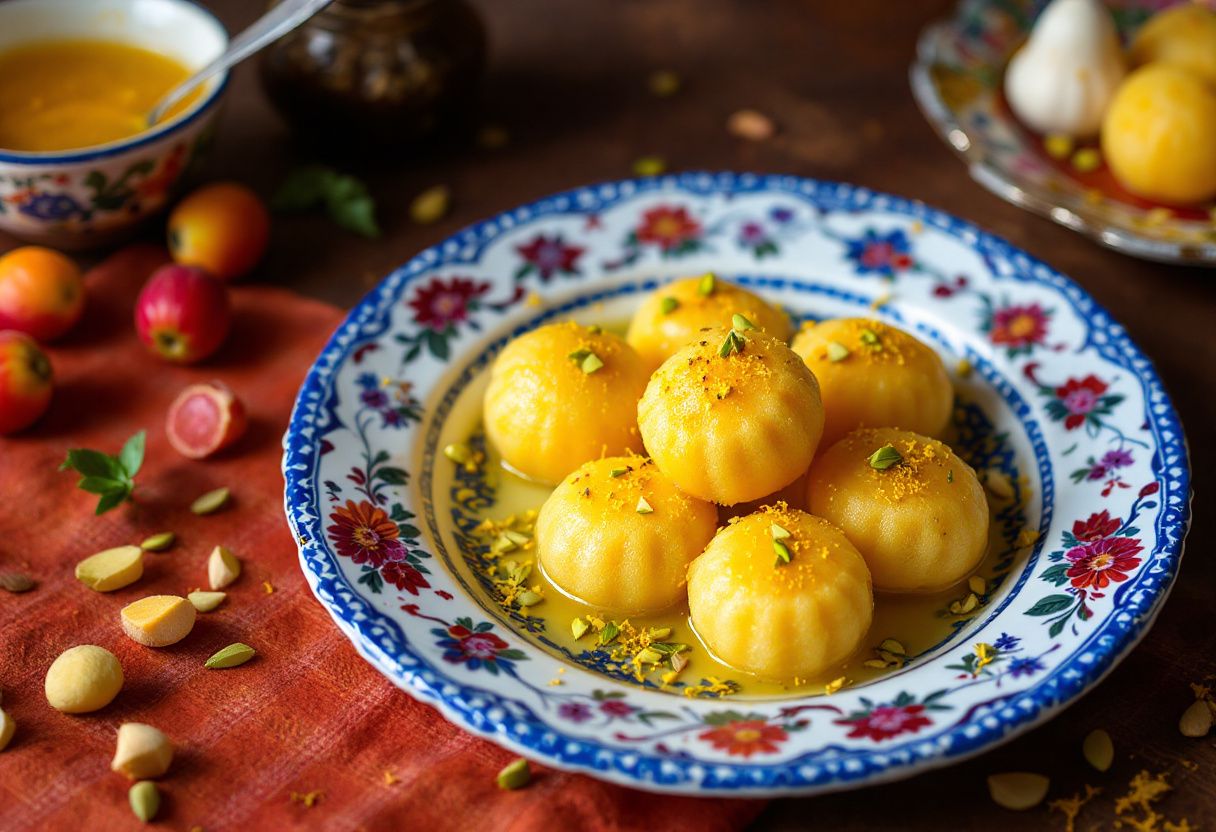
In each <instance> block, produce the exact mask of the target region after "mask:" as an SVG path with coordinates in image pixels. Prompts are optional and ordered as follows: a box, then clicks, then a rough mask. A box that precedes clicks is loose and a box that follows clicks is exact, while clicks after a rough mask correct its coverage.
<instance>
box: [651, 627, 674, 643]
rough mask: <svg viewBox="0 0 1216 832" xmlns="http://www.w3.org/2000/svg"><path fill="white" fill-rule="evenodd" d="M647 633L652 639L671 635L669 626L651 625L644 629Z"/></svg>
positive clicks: (660, 638) (657, 639)
mask: <svg viewBox="0 0 1216 832" xmlns="http://www.w3.org/2000/svg"><path fill="white" fill-rule="evenodd" d="M646 632H647V634H648V635H649V636H650V637H651V638H652V639H654V640H656V641H659V640H662V639H665V638H667V637H668V636H669V635H671V628H670V627H651V628H650V629H649V630H647V631H646Z"/></svg>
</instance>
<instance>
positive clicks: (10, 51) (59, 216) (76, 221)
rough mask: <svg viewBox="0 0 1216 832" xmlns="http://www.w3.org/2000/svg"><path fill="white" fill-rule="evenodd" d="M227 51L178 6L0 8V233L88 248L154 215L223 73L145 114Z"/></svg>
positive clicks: (85, 3)
mask: <svg viewBox="0 0 1216 832" xmlns="http://www.w3.org/2000/svg"><path fill="white" fill-rule="evenodd" d="M227 44H228V35H227V32H226V31H225V30H224V27H223V25H222V24H221V23H220V22H219V21H218V20H217V19H216V18H215V17H214V16H213V15H211V14H210V13H209V12H207V11H206V10H204V9H203V8H201V7H200V6H197V5H195V4H194V3H192V2H189V0H7V2H2V3H0V230H3V231H6V232H9V233H10V234H13V235H14V236H17V237H19V238H21V239H23V240H27V241H30V242H38V243H43V244H46V245H52V246H55V247H58V248H65V249H80V248H89V247H92V246H98V245H104V244H107V243H109V242H113V241H115V240H116V239H119V238H121V237H122V236H124V235H125V234H127V233H129V232H130V231H131V230H132V229H133V228H134V227H135V226H136V225H137V224H138V223H139V222H140V221H141V220H142V219H144V218H145V217H148V216H149V215H151V214H154V213H156V212H157V211H159V210H160V209H161V208H163V207H164V206H165V203H166V201H167V200H168V199H169V197H170V195H171V194H172V192H173V190H174V187H175V186H176V184H177V183H178V181H179V180H180V179H181V177H182V175H183V174H184V173H185V172H186V171H187V170H188V169H189V168H190V166H191V164H192V163H193V162H194V161H195V160H196V159H197V158H198V156H199V154H200V153H201V152H202V151H203V150H204V149H205V147H206V145H207V144H208V140H209V139H210V137H211V135H212V133H213V128H214V122H215V117H216V115H217V113H218V111H219V103H220V99H221V97H222V95H223V92H224V88H225V86H226V84H227V77H226V75H219V76H217V77H215V78H213V79H212V80H211V81H210V82H209V83H208V84H206V85H204V86H203V87H202V88H201V89H200V90H199V91H198V92H197V93H195V94H194V95H193V96H191V97H190V98H188V99H187V100H186V101H184V102H182V104H180V105H178V106H177V107H176V108H175V109H174V110H173V111H172V112H170V113H169V114H168V116H166V117H165V118H164V119H162V120H161V121H160V122H158V123H157V124H155V125H153V126H151V127H149V126H148V125H147V121H146V118H147V113H148V112H149V111H150V110H151V109H152V107H153V106H155V104H156V102H157V101H159V100H160V98H161V96H163V95H164V94H165V93H167V92H168V91H169V90H170V89H172V88H173V87H174V86H176V85H177V84H178V83H180V82H181V81H184V80H185V79H186V78H187V77H189V76H190V75H191V74H193V73H194V72H195V71H197V70H198V69H200V68H202V67H203V66H204V65H206V64H207V63H209V62H210V61H212V60H213V59H214V58H216V57H218V56H219V55H220V54H221V53H222V52H223V51H224V49H225V48H226V47H227Z"/></svg>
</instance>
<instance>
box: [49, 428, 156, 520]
mask: <svg viewBox="0 0 1216 832" xmlns="http://www.w3.org/2000/svg"><path fill="white" fill-rule="evenodd" d="M147 439H148V433H147V431H142V430H141V431H140V432H139V433H137V434H135V435H134V436H132V437H131V438H130V439H128V440H127V441H126V444H124V445H123V446H122V450H121V451H119V452H118V456H110V455H109V454H105V453H102V452H101V451H94V450H92V449H91V448H71V449H70V450H68V456H67V459H65V460H64V461H63V464H62V465H60V466H59V470H60V471H69V470H71V471H75V472H76V473H78V474H80V481H79V482H77V483H76V487H77V488H79V489H81V490H82V491H87V492H89V493H90V494H97V495H99V496H100V499H98V501H97V511H96V513H97V514H105V513H106V512H107V511H109V510H110V509H112V508H115V507H117V506H119V505H121V504H122V503H123V502H125V501H127V500H129V499H130V498H131V492H132V491H134V490H135V475H136V474H138V473H139V469H140V466H141V465H143V464H144V448H145V446H146V444H147Z"/></svg>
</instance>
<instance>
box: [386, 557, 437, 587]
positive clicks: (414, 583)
mask: <svg viewBox="0 0 1216 832" xmlns="http://www.w3.org/2000/svg"><path fill="white" fill-rule="evenodd" d="M380 576H381V577H382V578H384V580H386V581H388V582H389V583H390V584H392V585H393V586H395V587H397V589H400V590H403V591H405V592H408V593H409V594H410V595H417V594H418V590H419V589H429V588H430V586H431V585H430V584H429V583H427V580H426V576H424V575H423V574H422V573H421V572H419V571H418V569H417V568H416V567H414V566H413V565H411V564H409V563H407V562H405V561H390V562H388V563H386V564H384V566H382V567H380Z"/></svg>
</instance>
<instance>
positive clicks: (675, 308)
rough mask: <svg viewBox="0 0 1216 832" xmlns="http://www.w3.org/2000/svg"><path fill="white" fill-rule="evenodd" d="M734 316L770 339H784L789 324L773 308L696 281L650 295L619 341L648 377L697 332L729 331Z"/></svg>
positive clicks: (723, 286)
mask: <svg viewBox="0 0 1216 832" xmlns="http://www.w3.org/2000/svg"><path fill="white" fill-rule="evenodd" d="M735 314H739V315H743V316H744V317H745V318H747V319H748V320H750V321H751V322H752V324H754V325H755V326H757V327H758V328H760V329H762V330H764V331H765V332H767V333H768V334H769V335H772V336H773V337H774V338H778V339H780V340H782V341H788V340H789V338H790V318H789V316H788V315H786V314H785V312H783V311H782V310H781V309H780V308H779V307H777V306H773V305H772V304H770V303H769V302H768V301H766V300H764V298H762V297H760V296H759V295H756V294H753V293H751V292H749V291H747V290H746V289H743V288H741V287H739V286H736V285H734V284H733V283H727V282H726V281H725V280H722V279H721V278H718V277H715V276H712V275H701V276H699V277H689V278H685V279H683V280H677V281H674V282H673V283H669V284H667V285H666V286H660V287H659V288H658V289H655V290H654V291H653V292H651V293H650V295H649V296H647V298H646V300H644V301H642V305H641V306H639V307H638V310H637V311H636V312H635V313H633V319H632V320H631V321H630V322H629V332H628V334H626V336H625V339H626V340H627V341H628V342H629V345H630V346H631V347H633V348H634V349H635V350H637V351H638V355H640V356H641V357H642V362H643V363H644V364H645V365H646V368H647V369H648V370H651V371H653V370H654V369H655V368H656V367H658V366H659V365H660V364H662V363H663V362H664V361H666V360H667V359H668V358H670V357H671V355H672V353H674V352H675V351H676V350H678V349H679V348H680V347H682V346H684V345H685V344H687V343H689V342H690V341H694V340H696V338H697V336H698V335H699V334H700V332H701V330H702V329H705V328H706V327H711V326H718V327H729V326H730V325H731V317H732V316H733V315H735Z"/></svg>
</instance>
